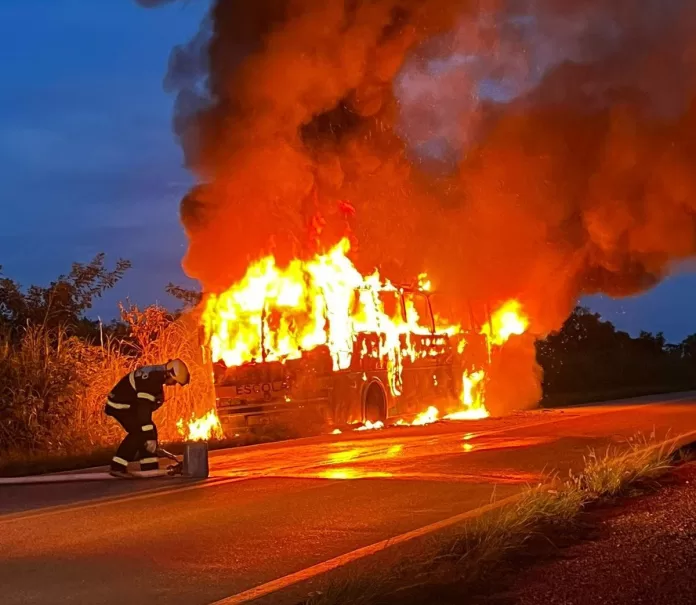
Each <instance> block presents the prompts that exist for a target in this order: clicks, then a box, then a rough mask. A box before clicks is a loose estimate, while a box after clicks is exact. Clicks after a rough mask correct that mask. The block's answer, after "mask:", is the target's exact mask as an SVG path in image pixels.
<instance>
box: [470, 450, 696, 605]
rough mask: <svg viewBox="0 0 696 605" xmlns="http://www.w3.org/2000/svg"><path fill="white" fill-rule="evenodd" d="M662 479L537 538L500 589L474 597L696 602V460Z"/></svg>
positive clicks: (535, 602) (527, 602)
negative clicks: (568, 529) (572, 526)
mask: <svg viewBox="0 0 696 605" xmlns="http://www.w3.org/2000/svg"><path fill="white" fill-rule="evenodd" d="M660 483H661V489H659V490H656V491H654V492H653V493H649V494H647V495H644V496H641V497H639V498H633V499H626V500H623V501H619V502H616V503H614V504H613V505H611V506H605V507H602V508H600V509H597V510H594V511H592V512H590V513H588V514H586V515H585V516H584V518H583V524H582V526H580V527H578V529H577V533H576V534H575V535H570V534H566V535H556V536H553V535H552V536H550V542H546V544H545V545H544V544H543V543H542V542H541V541H540V542H539V543H538V544H531V545H530V548H528V549H527V551H526V552H525V554H524V555H523V556H520V557H517V558H515V559H514V560H511V561H509V562H508V563H507V565H506V570H501V576H500V577H499V578H497V579H496V581H495V583H494V585H495V586H496V587H498V590H497V591H496V593H495V594H491V595H486V596H482V597H481V598H480V599H477V601H476V602H477V603H487V604H495V605H512V604H513V603H514V604H518V605H541V604H543V605H554V604H559V605H561V604H562V605H584V604H586V603H603V604H604V605H629V604H630V605H633V604H634V603H643V604H654V605H663V604H664V605H667V604H670V605H681V604H684V605H687V604H692V603H694V593H693V590H694V587H695V586H696V539H695V538H696V463H689V464H685V465H683V466H680V467H677V468H676V469H675V470H674V471H673V472H672V473H670V475H669V476H668V477H666V478H665V479H663V480H661V482H660ZM548 537H549V536H547V538H548ZM549 545H552V546H551V547H550V546H549ZM503 587H505V588H504V589H502V588H503Z"/></svg>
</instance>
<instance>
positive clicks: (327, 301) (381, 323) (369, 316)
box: [203, 238, 459, 396]
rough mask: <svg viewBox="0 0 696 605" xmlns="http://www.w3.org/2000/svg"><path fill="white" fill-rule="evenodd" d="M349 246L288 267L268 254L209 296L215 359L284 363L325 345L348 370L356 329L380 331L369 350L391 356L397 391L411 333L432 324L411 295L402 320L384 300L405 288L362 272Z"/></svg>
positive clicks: (207, 315) (423, 281) (448, 329)
mask: <svg viewBox="0 0 696 605" xmlns="http://www.w3.org/2000/svg"><path fill="white" fill-rule="evenodd" d="M349 250H350V243H349V241H348V239H346V238H344V239H342V240H341V241H340V242H339V243H338V244H337V245H336V246H334V247H333V248H332V249H331V250H329V252H328V253H326V254H323V255H318V256H315V257H314V258H313V259H311V260H309V261H304V262H303V261H300V260H298V259H295V260H293V261H291V262H290V264H289V265H288V266H287V267H285V268H281V267H278V266H277V265H276V262H275V259H274V258H273V257H272V256H269V257H266V258H263V259H261V260H260V261H258V262H256V263H254V264H252V265H251V266H250V267H249V268H248V270H247V272H246V275H245V276H244V277H243V278H242V280H241V281H240V282H239V283H237V284H235V285H234V286H233V287H231V288H230V289H228V290H227V291H226V292H223V293H222V294H219V295H216V294H211V295H210V296H209V297H208V299H207V302H206V307H205V311H204V317H203V323H204V326H205V329H206V333H207V337H208V342H209V343H210V349H211V354H212V358H213V361H218V360H222V361H223V362H224V363H225V365H226V366H228V367H230V366H238V365H241V364H242V363H245V362H249V361H257V362H261V361H285V360H287V359H297V358H299V357H301V356H302V353H303V352H304V351H308V350H311V349H313V348H315V347H317V346H320V345H327V346H328V348H329V351H330V352H331V357H332V359H333V368H334V370H335V371H337V370H344V369H346V368H348V367H349V366H350V364H351V361H352V356H353V342H354V338H355V335H356V334H359V333H376V334H380V335H381V338H380V345H379V350H378V351H376V352H369V353H368V352H366V351H365V352H364V354H370V355H373V356H377V357H380V358H383V359H385V360H386V362H387V370H388V377H389V388H390V390H391V392H392V394H393V395H395V396H399V395H400V394H401V372H402V359H403V357H404V356H405V355H407V356H409V357H411V358H412V359H415V357H416V355H417V353H416V351H415V350H414V349H413V347H412V346H411V345H410V343H409V341H408V337H409V335H411V334H423V335H428V334H430V333H431V326H430V325H423V324H422V320H421V317H420V315H419V313H418V311H417V309H416V303H415V301H414V300H412V299H411V298H409V297H408V296H406V297H405V311H406V317H405V318H404V317H403V316H402V314H401V313H400V312H399V310H398V308H397V307H395V309H394V312H389V311H388V310H387V309H386V301H385V299H388V297H389V294H390V293H391V294H392V295H393V296H394V297H396V296H397V295H398V294H400V293H401V291H400V290H399V289H398V288H396V287H395V286H394V285H392V284H391V283H390V282H389V281H387V280H382V279H381V278H380V275H379V273H377V272H375V273H373V274H372V275H369V276H367V277H364V276H363V275H361V273H360V272H359V271H358V270H357V269H356V268H355V266H354V265H353V263H352V262H351V261H350V259H349V258H348V257H347V253H348V251H349ZM419 284H420V289H421V290H422V291H426V290H427V288H429V287H430V284H429V282H428V281H427V278H426V276H425V275H421V276H419ZM393 300H396V298H394V299H393ZM436 331H437V332H438V333H440V334H443V333H447V334H454V333H456V332H457V331H459V328H458V327H457V326H452V325H449V324H443V323H442V322H439V324H438V325H437V326H436ZM404 341H405V342H406V347H405V348H404V346H403V344H404ZM426 354H427V352H423V353H422V355H426Z"/></svg>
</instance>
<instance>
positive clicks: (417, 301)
mask: <svg viewBox="0 0 696 605" xmlns="http://www.w3.org/2000/svg"><path fill="white" fill-rule="evenodd" d="M349 248H350V245H349V242H348V240H347V239H343V240H341V242H339V243H338V244H337V245H336V246H335V247H334V248H333V249H331V250H329V251H328V252H327V253H326V254H323V255H317V256H315V257H314V258H312V259H310V260H306V261H300V260H294V261H292V262H291V263H290V264H289V265H288V266H287V267H279V266H278V265H277V264H276V262H275V259H274V258H273V257H272V256H269V257H266V258H263V259H261V260H259V261H258V262H256V263H254V264H252V265H251V266H250V267H249V268H248V270H247V272H246V274H245V276H244V277H243V278H242V279H241V280H240V281H239V282H238V283H237V284H235V285H233V286H232V287H231V288H229V289H228V290H227V291H225V292H223V293H221V294H211V295H209V296H208V298H207V299H206V303H205V309H204V312H203V327H204V331H205V339H206V343H207V346H206V351H207V354H208V356H209V358H210V362H212V366H213V377H214V381H215V395H216V407H217V414H218V416H219V418H220V421H221V423H222V426H223V428H224V429H225V432H226V433H227V434H229V433H230V432H233V431H239V430H243V429H245V428H248V427H252V426H254V425H256V424H261V423H266V422H269V421H270V420H272V419H274V418H277V417H283V418H287V417H288V416H293V415H294V416H297V415H299V416H301V417H302V418H303V420H304V421H309V420H313V421H316V422H319V423H321V424H322V425H333V426H343V425H348V424H357V423H359V424H362V425H365V426H368V427H369V426H382V425H384V424H387V423H396V424H404V423H409V424H424V423H426V422H432V421H434V420H436V419H438V418H439V417H440V413H441V411H442V412H444V413H445V414H447V415H448V416H449V417H451V418H480V417H484V416H486V415H487V412H486V409H485V405H484V396H483V393H484V388H485V375H486V374H485V371H486V365H487V363H488V361H489V359H490V354H491V349H490V347H491V339H490V337H489V334H487V332H486V329H482V328H480V327H478V328H477V327H476V326H468V327H467V328H463V327H462V326H460V325H453V324H450V323H448V322H445V321H444V320H442V319H441V318H440V317H439V316H438V315H437V313H436V312H435V311H434V309H433V295H432V293H431V291H430V286H429V283H428V282H427V279H426V277H425V276H421V277H420V278H419V280H418V281H417V282H416V283H414V284H408V285H396V284H392V283H391V282H389V281H387V280H384V279H382V278H381V277H380V276H379V274H378V273H374V274H372V275H369V276H363V275H362V274H361V273H360V272H359V271H358V270H357V269H356V268H355V267H354V265H353V263H352V262H351V261H350V259H349V258H348V256H347V253H348V251H349ZM491 325H492V324H491ZM508 329H509V328H508ZM515 329H516V328H515V327H513V328H512V330H513V331H514V330H515ZM521 329H523V327H522V328H521ZM446 417H447V416H446Z"/></svg>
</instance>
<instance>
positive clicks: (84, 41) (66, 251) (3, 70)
mask: <svg viewBox="0 0 696 605" xmlns="http://www.w3.org/2000/svg"><path fill="white" fill-rule="evenodd" d="M206 7H207V2H206V1H205V0H190V1H188V2H180V3H175V4H170V5H167V6H164V7H161V8H159V9H156V10H146V9H143V8H140V7H138V6H137V5H136V4H135V2H134V1H133V0H100V1H98V2H97V1H94V0H91V1H90V0H0V77H1V82H2V84H1V85H0V180H1V182H2V209H3V213H2V219H0V265H2V267H3V273H4V274H5V275H7V276H9V277H12V278H15V279H17V280H19V281H20V282H21V283H23V284H25V285H28V284H30V283H46V282H47V281H49V280H50V279H52V278H54V277H55V276H56V275H58V274H59V273H62V272H67V271H68V270H69V268H70V264H71V263H72V262H73V261H88V260H90V259H91V258H92V257H93V256H94V255H95V254H96V253H97V252H100V251H104V252H106V253H107V255H108V258H109V259H110V260H111V262H113V261H115V259H116V258H118V257H124V258H128V259H130V260H131V261H132V262H133V265H134V268H133V269H132V270H131V271H130V272H129V274H128V277H127V278H126V279H124V281H123V282H122V283H121V284H119V286H118V287H117V289H116V290H115V291H114V292H113V293H112V294H111V295H110V296H109V297H108V298H107V299H106V300H105V301H103V302H101V303H100V304H99V306H98V308H97V309H96V311H97V312H98V313H100V314H101V315H102V316H103V317H112V316H113V315H115V312H116V308H115V302H116V301H117V300H118V299H123V298H125V297H130V298H131V299H132V300H134V301H136V302H139V303H143V304H147V303H150V302H155V301H159V302H164V303H167V304H169V302H170V301H169V300H168V297H167V295H166V294H165V293H164V286H165V284H166V283H167V282H169V281H174V282H176V283H180V284H186V283H187V280H186V277H185V276H184V275H183V272H182V271H181V268H180V260H181V257H182V255H183V253H184V250H185V246H186V240H185V236H184V234H183V232H182V230H181V226H180V224H179V219H178V202H179V200H180V199H181V196H182V195H183V193H184V192H185V191H186V190H187V189H188V187H189V186H190V184H191V176H190V175H189V174H188V173H187V172H186V171H185V170H184V169H183V168H182V157H181V152H180V150H179V147H178V145H177V142H176V140H175V139H174V137H173V135H172V131H171V126H170V123H171V113H172V101H173V99H172V98H171V97H170V96H169V95H167V94H166V93H165V92H164V91H163V88H162V80H163V77H164V74H165V72H166V69H167V62H168V57H169V53H170V51H171V49H172V47H173V46H174V45H175V44H177V43H180V42H185V41H187V40H188V39H189V38H190V37H191V36H192V35H193V34H194V33H195V32H196V31H197V30H198V27H199V24H200V21H201V18H202V17H203V15H204V12H205V9H206ZM695 303H696V275H694V274H692V273H688V272H686V271H683V272H681V274H680V275H678V276H675V277H672V278H670V279H668V280H667V281H666V282H664V283H663V284H662V285H661V286H660V287H658V288H656V289H655V290H653V291H652V292H650V293H648V294H645V295H643V296H641V297H639V298H634V299H627V300H623V301H611V300H608V299H592V300H591V301H590V304H591V306H592V307H593V308H594V309H596V310H598V311H600V312H601V313H602V314H603V316H604V317H605V318H606V319H609V320H611V321H612V322H614V323H615V324H616V325H617V326H618V327H619V328H621V329H625V330H629V331H630V332H632V333H636V332H638V331H639V330H640V329H647V330H651V331H664V332H665V334H666V336H667V338H668V340H672V341H677V340H680V339H681V338H683V337H684V336H685V335H687V334H689V333H693V332H696V318H695V313H694V306H696V305H695Z"/></svg>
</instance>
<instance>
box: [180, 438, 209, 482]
mask: <svg viewBox="0 0 696 605" xmlns="http://www.w3.org/2000/svg"><path fill="white" fill-rule="evenodd" d="M208 473H209V469H208V442H207V441H187V442H186V443H185V444H184V471H183V474H184V475H186V476H187V477H193V478H196V479H205V478H206V477H208Z"/></svg>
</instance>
